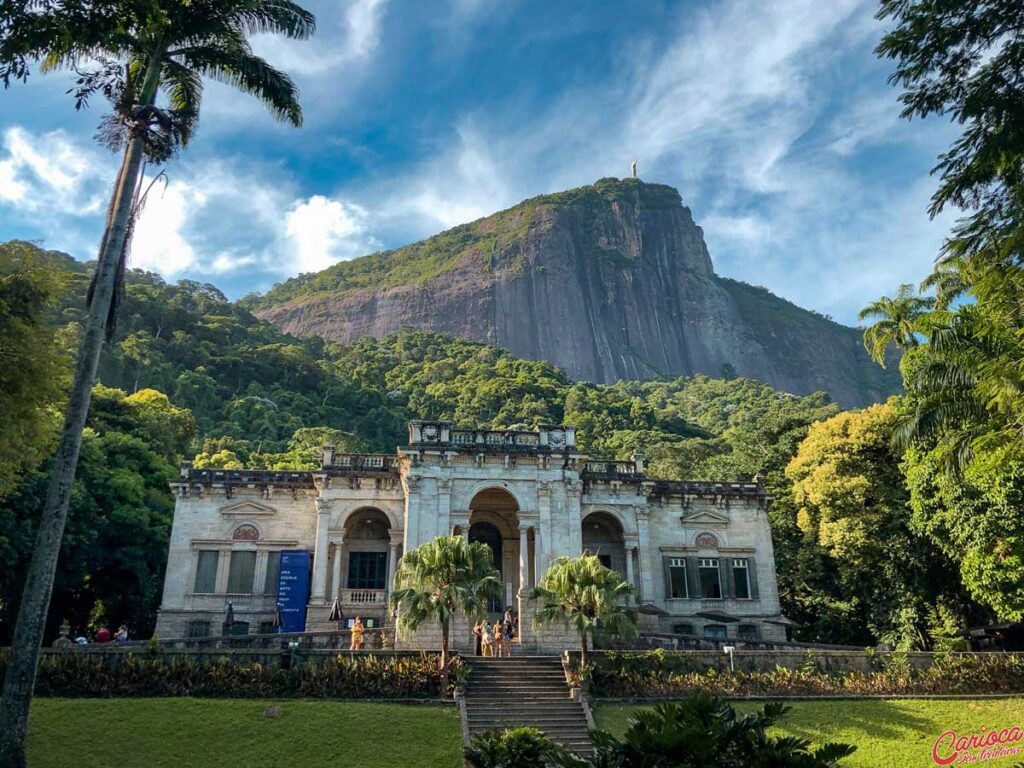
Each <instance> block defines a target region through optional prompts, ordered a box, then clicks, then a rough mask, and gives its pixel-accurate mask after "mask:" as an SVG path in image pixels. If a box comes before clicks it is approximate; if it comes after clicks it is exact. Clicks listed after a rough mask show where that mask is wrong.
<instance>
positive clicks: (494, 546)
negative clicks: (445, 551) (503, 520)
mask: <svg viewBox="0 0 1024 768" xmlns="http://www.w3.org/2000/svg"><path fill="white" fill-rule="evenodd" d="M469 541H470V543H472V542H474V541H481V542H483V543H484V544H486V545H487V546H488V547H490V549H491V556H492V558H493V559H494V567H495V568H497V569H498V573H501V531H499V530H498V529H497V528H496V527H495V526H493V525H491V524H490V523H473V524H472V525H471V526H469ZM502 583H504V579H503V580H502ZM487 610H488V611H489V612H490V613H501V611H502V598H500V597H492V598H491V599H490V601H489V602H488V604H487Z"/></svg>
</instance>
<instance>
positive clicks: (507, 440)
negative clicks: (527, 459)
mask: <svg viewBox="0 0 1024 768" xmlns="http://www.w3.org/2000/svg"><path fill="white" fill-rule="evenodd" d="M451 443H452V445H453V446H466V447H477V446H480V447H492V448H527V449H536V448H539V447H540V436H539V435H538V433H536V432H517V431H513V430H492V429H453V430H452V431H451Z"/></svg>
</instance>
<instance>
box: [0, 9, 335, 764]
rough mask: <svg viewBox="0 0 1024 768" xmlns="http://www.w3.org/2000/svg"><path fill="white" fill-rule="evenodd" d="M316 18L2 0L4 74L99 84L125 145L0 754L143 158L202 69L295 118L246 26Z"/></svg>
mask: <svg viewBox="0 0 1024 768" xmlns="http://www.w3.org/2000/svg"><path fill="white" fill-rule="evenodd" d="M12 8H13V10H12ZM314 26H315V20H314V18H313V16H312V14H310V13H309V12H308V11H306V10H305V9H303V8H301V7H300V6H299V5H297V4H295V3H293V2H289V1H288V0H189V2H181V0H105V2H96V1H95V0H61V2H56V1H55V0H50V1H49V2H46V1H38V2H22V3H20V4H19V3H15V4H13V6H12V5H11V4H5V5H4V9H3V11H0V79H2V80H3V81H4V84H5V86H7V85H9V84H10V82H11V80H12V79H14V80H16V79H24V77H25V76H26V75H27V74H28V69H27V62H31V61H41V62H42V67H43V69H44V70H53V69H58V68H68V69H72V70H74V71H75V73H76V74H77V80H76V86H75V88H74V89H73V90H74V92H75V96H76V99H77V106H78V107H82V106H84V105H85V104H86V103H87V102H88V99H89V97H90V96H92V95H95V94H97V93H99V94H100V95H102V96H103V97H105V98H107V99H108V100H109V101H110V102H111V104H112V105H113V111H112V114H111V115H110V116H109V117H107V118H105V119H104V122H103V124H102V126H101V136H102V139H103V142H104V143H105V144H107V145H108V146H110V147H112V148H117V149H120V150H122V152H123V156H122V161H121V168H120V171H119V173H118V176H117V181H116V183H115V185H114V192H113V196H112V198H111V200H110V205H109V207H108V209H107V217H106V228H105V231H104V234H103V238H102V240H101V244H100V249H99V256H98V259H97V263H96V270H95V273H94V275H93V279H92V284H91V285H90V286H89V293H88V315H87V319H86V323H85V329H84V334H83V337H82V342H81V347H80V349H79V352H78V360H77V364H76V368H75V375H74V382H73V384H72V389H71V392H70V396H69V401H68V406H67V411H66V414H65V421H64V426H63V430H62V432H61V437H60V444H59V447H58V449H57V454H56V456H55V458H54V462H53V475H52V477H51V481H50V487H49V490H48V492H47V495H46V501H45V504H44V507H43V512H42V515H41V517H40V521H39V531H38V534H37V536H36V543H35V549H34V550H33V554H32V561H31V563H30V565H29V569H28V574H27V577H26V580H25V588H24V592H23V595H22V601H21V607H20V609H19V612H18V620H17V625H16V628H15V633H14V644H13V653H12V656H11V661H10V666H9V667H8V670H7V675H6V678H5V680H4V688H3V700H2V703H0V766H11V765H14V766H22V765H24V762H25V755H24V744H25V727H26V723H27V721H28V712H29V706H30V704H31V695H32V688H33V685H34V683H35V674H36V663H37V661H38V657H39V647H40V643H41V642H42V637H43V629H44V626H45V621H46V613H47V610H48V607H49V602H50V594H51V591H52V589H53V577H54V571H55V569H56V565H57V556H58V553H59V552H60V545H61V538H62V537H63V534H64V525H65V521H66V519H67V512H68V501H69V498H70V495H71V486H72V483H73V482H74V479H75V469H76V465H77V463H78V453H79V449H80V447H81V443H82V429H83V428H84V426H85V419H86V415H87V413H88V410H89V401H90V398H91V394H92V386H93V382H94V380H95V378H96V369H97V363H98V361H99V355H100V351H101V349H102V347H103V344H104V342H105V341H109V340H110V338H111V335H112V334H113V331H114V323H115V320H116V317H117V309H118V297H119V296H120V295H121V293H122V292H123V276H124V269H125V260H126V258H127V254H128V248H129V243H130V241H131V231H132V224H133V221H134V219H135V216H136V215H137V213H138V210H139V204H140V198H141V197H142V192H141V189H140V183H141V180H142V178H143V164H144V161H145V160H146V159H149V160H151V161H154V162H163V161H166V160H167V159H169V158H170V157H172V156H173V155H174V154H175V153H176V152H177V151H178V150H179V149H180V148H182V147H184V146H185V145H186V144H187V143H188V141H189V139H190V138H191V137H192V135H193V133H194V131H195V128H196V124H197V121H198V118H199V107H200V102H201V99H202V91H203V78H204V77H208V78H212V79H214V80H220V81H222V82H226V83H228V84H230V85H233V86H235V87H236V88H238V89H240V90H242V91H244V92H246V93H250V94H252V95H254V96H256V97H257V98H258V99H260V100H261V101H262V102H263V103H264V104H265V105H266V106H267V107H268V108H269V109H270V111H271V112H272V113H273V114H274V116H275V117H277V118H278V119H281V120H284V121H287V122H290V123H291V124H292V125H295V126H298V125H300V124H301V122H302V110H301V108H300V107H299V103H298V92H297V90H296V88H295V85H294V83H293V82H292V81H291V79H290V78H289V77H288V76H287V75H285V74H284V73H282V72H279V71H278V70H276V69H274V68H273V67H271V66H270V65H269V64H267V62H265V61H264V60H263V59H261V58H260V57H258V56H256V55H254V54H253V52H252V49H251V48H250V46H249V43H248V36H249V35H251V34H256V33H277V34H282V35H285V36H286V37H291V38H307V37H309V35H311V34H312V33H313V30H314ZM161 96H163V99H161ZM159 102H163V103H159Z"/></svg>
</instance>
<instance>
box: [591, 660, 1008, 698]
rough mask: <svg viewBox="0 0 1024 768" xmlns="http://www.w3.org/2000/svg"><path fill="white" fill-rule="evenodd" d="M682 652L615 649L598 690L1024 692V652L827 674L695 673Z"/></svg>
mask: <svg viewBox="0 0 1024 768" xmlns="http://www.w3.org/2000/svg"><path fill="white" fill-rule="evenodd" d="M686 666H687V661H686V660H685V659H683V658H682V657H680V656H678V655H675V654H672V653H665V652H664V651H652V652H650V653H643V654H635V653H633V654H629V653H623V654H618V653H610V654H607V655H605V656H604V657H602V658H601V660H600V662H599V663H598V664H597V666H596V668H595V669H594V671H593V677H592V683H591V690H592V692H593V693H594V694H595V695H597V696H605V697H617V698H659V697H672V696H682V695H686V694H689V693H693V692H695V691H705V692H707V693H710V694H713V695H716V696H865V695H873V696H901V695H938V694H946V695H977V694H986V693H989V694H991V693H999V694H1003V693H1024V654H996V653H993V654H983V655H956V654H950V655H947V656H937V657H936V659H935V661H934V663H933V664H932V665H931V666H930V667H927V668H924V669H914V668H912V667H911V665H910V664H908V663H907V661H906V658H905V657H901V656H899V655H897V654H894V655H893V656H892V657H890V658H888V659H887V660H886V661H885V662H884V663H880V667H881V668H880V669H877V670H873V671H871V672H842V673H826V672H822V671H820V670H819V669H818V668H817V665H816V664H815V663H814V662H813V661H812V660H809V661H808V663H807V664H805V665H804V666H803V667H801V668H800V669H788V668H785V667H776V668H775V669H773V670H771V671H767V672H741V671H736V672H721V671H718V670H714V669H712V670H708V671H704V672H701V671H694V670H690V669H687V668H686Z"/></svg>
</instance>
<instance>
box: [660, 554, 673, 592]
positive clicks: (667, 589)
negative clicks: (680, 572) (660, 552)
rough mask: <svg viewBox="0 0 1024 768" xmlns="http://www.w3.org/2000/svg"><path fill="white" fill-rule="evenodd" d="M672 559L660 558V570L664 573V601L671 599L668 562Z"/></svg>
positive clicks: (670, 578)
mask: <svg viewBox="0 0 1024 768" xmlns="http://www.w3.org/2000/svg"><path fill="white" fill-rule="evenodd" d="M671 559H672V558H669V557H663V558H661V565H662V570H663V571H664V572H665V599H666V600H668V599H669V598H670V597H672V572H671V571H669V562H670V561H671Z"/></svg>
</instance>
